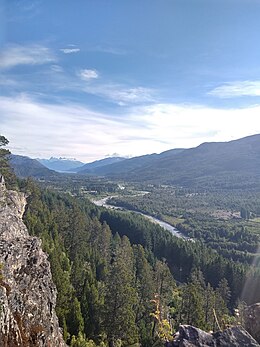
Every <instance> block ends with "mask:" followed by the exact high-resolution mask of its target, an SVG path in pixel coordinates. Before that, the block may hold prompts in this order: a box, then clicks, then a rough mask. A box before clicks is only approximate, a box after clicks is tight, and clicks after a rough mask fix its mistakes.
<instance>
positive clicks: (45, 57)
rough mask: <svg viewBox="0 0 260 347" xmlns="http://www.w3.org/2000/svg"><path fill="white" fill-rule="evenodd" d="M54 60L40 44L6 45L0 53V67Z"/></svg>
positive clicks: (44, 62)
mask: <svg viewBox="0 0 260 347" xmlns="http://www.w3.org/2000/svg"><path fill="white" fill-rule="evenodd" d="M55 61H56V57H55V56H54V54H53V53H52V52H51V50H50V49H49V48H47V47H44V46H40V45H27V46H21V45H16V44H12V45H11V44H10V45H7V46H6V47H5V48H4V49H3V50H2V52H1V53H0V69H10V68H13V67H15V66H18V65H42V64H48V63H52V62H55Z"/></svg>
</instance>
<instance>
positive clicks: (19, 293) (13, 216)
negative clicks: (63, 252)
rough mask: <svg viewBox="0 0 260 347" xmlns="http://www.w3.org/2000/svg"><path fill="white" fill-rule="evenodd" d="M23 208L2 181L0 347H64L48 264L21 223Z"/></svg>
mask: <svg viewBox="0 0 260 347" xmlns="http://www.w3.org/2000/svg"><path fill="white" fill-rule="evenodd" d="M25 206H26V199H25V196H24V195H23V194H22V193H18V192H15V191H8V190H6V188H5V185H4V181H3V179H2V178H1V177H0V264H1V266H2V270H1V276H0V347H15V346H21V347H33V346H37V347H45V346H46V347H64V346H66V345H65V343H64V341H63V339H62V334H61V331H60V329H59V325H58V319H57V316H56V313H55V304H56V288H55V285H54V283H53V281H52V276H51V271H50V264H49V262H48V260H47V255H46V254H45V253H44V252H43V251H42V249H41V241H40V240H39V239H38V238H36V237H30V236H29V234H28V231H27V229H26V226H25V225H24V223H23V221H22V216H23V213H24V209H25Z"/></svg>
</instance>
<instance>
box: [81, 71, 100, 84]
mask: <svg viewBox="0 0 260 347" xmlns="http://www.w3.org/2000/svg"><path fill="white" fill-rule="evenodd" d="M78 75H79V77H80V78H81V79H82V80H83V81H90V80H93V79H97V78H98V77H99V74H98V72H97V71H96V70H90V69H83V70H80V72H79V73H78Z"/></svg>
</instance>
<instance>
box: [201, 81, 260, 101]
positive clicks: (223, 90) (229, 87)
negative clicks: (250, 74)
mask: <svg viewBox="0 0 260 347" xmlns="http://www.w3.org/2000/svg"><path fill="white" fill-rule="evenodd" d="M208 94H209V95H213V96H217V97H219V98H234V97H241V96H260V81H236V82H230V83H225V84H224V85H221V86H219V87H217V88H215V89H213V90H211V91H210V92H209V93H208Z"/></svg>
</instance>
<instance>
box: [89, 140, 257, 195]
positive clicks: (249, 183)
mask: <svg viewBox="0 0 260 347" xmlns="http://www.w3.org/2000/svg"><path fill="white" fill-rule="evenodd" d="M259 168H260V134H258V135H253V136H248V137H245V138H242V139H239V140H234V141H230V142H212V143H203V144H201V145H199V146H198V147H195V148H190V149H186V150H182V151H177V152H176V151H174V150H172V151H167V152H163V153H161V154H159V155H151V156H148V157H147V156H143V157H137V158H132V159H128V160H126V161H124V162H122V163H118V164H113V165H109V166H106V167H103V168H100V169H97V170H95V173H96V174H99V175H106V176H109V177H114V178H123V179H129V180H135V181H151V182H157V183H164V184H178V185H184V186H194V185H196V186H200V187H204V186H205V187H210V186H214V187H219V188H223V187H230V188H242V187H243V188H254V187H260V170H259Z"/></svg>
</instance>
